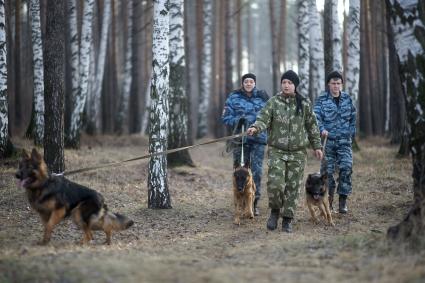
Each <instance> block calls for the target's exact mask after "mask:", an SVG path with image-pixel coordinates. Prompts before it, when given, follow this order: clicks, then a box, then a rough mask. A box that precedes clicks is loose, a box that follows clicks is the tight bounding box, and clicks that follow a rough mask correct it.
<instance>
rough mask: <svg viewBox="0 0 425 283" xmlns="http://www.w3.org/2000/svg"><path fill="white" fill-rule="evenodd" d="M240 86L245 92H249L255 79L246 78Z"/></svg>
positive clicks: (253, 85)
mask: <svg viewBox="0 0 425 283" xmlns="http://www.w3.org/2000/svg"><path fill="white" fill-rule="evenodd" d="M242 87H243V89H244V90H245V91H246V92H248V93H250V92H252V90H253V89H254V87H255V81H254V80H253V79H251V78H246V79H245V80H244V81H243V83H242Z"/></svg>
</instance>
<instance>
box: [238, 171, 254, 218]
mask: <svg viewBox="0 0 425 283" xmlns="http://www.w3.org/2000/svg"><path fill="white" fill-rule="evenodd" d="M255 190H256V189H255V183H254V179H253V177H252V173H251V169H250V168H249V166H238V167H236V168H235V170H234V172H233V200H234V204H235V218H234V221H233V222H234V223H235V224H236V225H240V224H241V221H240V217H241V214H242V216H245V217H248V218H250V219H252V218H254V199H255Z"/></svg>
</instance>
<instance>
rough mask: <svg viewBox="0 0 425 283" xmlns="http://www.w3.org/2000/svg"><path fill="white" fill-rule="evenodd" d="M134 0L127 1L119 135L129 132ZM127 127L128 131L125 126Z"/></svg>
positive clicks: (117, 122) (117, 127)
mask: <svg viewBox="0 0 425 283" xmlns="http://www.w3.org/2000/svg"><path fill="white" fill-rule="evenodd" d="M132 30H133V0H127V48H126V52H125V63H124V82H123V84H122V90H121V100H120V105H119V108H118V115H117V120H116V121H115V126H116V128H115V132H116V133H118V134H122V133H127V132H128V116H129V109H128V102H129V99H130V87H131V79H132V77H131V75H132V72H131V69H132V64H133V61H132V60H131V58H132V56H133V54H132V53H133V52H132V51H133V50H132V48H131V47H132V41H133V33H132ZM125 125H127V130H125V129H124V126H125Z"/></svg>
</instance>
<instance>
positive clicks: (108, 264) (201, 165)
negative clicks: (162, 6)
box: [0, 137, 425, 282]
mask: <svg viewBox="0 0 425 283" xmlns="http://www.w3.org/2000/svg"><path fill="white" fill-rule="evenodd" d="M16 143H17V144H19V145H20V146H24V147H26V148H31V144H30V142H28V141H19V142H16ZM146 145H147V142H146V139H144V138H140V137H121V138H116V137H102V138H97V139H96V140H94V139H92V140H84V141H83V146H82V148H81V150H79V151H74V150H67V151H66V153H65V155H66V165H67V168H68V169H69V170H72V169H76V168H81V167H87V166H91V165H97V164H101V163H108V162H113V161H119V160H124V159H127V158H131V157H134V156H140V155H143V154H145V153H146ZM360 146H361V148H362V150H361V151H360V152H358V153H356V154H355V168H354V176H353V181H354V188H353V190H354V193H353V195H352V197H351V198H350V199H349V209H350V213H349V214H348V215H346V216H340V215H338V214H334V219H335V223H336V227H334V228H330V227H327V226H325V224H324V222H322V223H321V224H319V225H314V224H312V222H311V221H310V217H309V214H308V211H307V208H306V206H305V203H304V193H302V198H301V199H300V205H299V209H298V215H297V220H296V222H295V224H294V233H293V234H291V235H288V234H285V233H282V232H281V231H280V229H278V231H273V232H269V231H267V230H266V228H265V223H266V219H267V215H268V211H267V201H266V197H265V194H263V196H264V197H263V199H262V200H261V204H260V209H261V216H259V217H257V218H256V219H254V220H244V221H243V222H242V224H241V226H240V227H237V226H235V225H234V224H232V215H233V206H232V194H231V174H232V167H231V164H232V162H231V160H230V157H229V156H223V155H222V152H223V150H224V145H223V144H222V143H221V144H212V145H208V146H204V147H198V148H195V149H193V150H191V155H192V157H193V159H194V160H195V162H196V164H197V168H178V169H172V170H169V175H168V182H169V189H170V194H171V198H172V205H173V209H167V210H151V209H148V208H147V186H146V179H147V161H139V162H134V163H132V164H129V165H126V166H123V167H117V168H109V169H103V170H98V171H95V172H87V173H82V174H78V175H73V176H71V177H70V179H72V180H74V181H77V182H79V183H81V184H84V185H87V186H89V187H92V188H95V189H96V190H98V191H100V192H101V193H102V194H103V195H104V196H105V198H106V200H107V203H108V206H109V207H110V208H111V210H113V211H118V212H121V213H124V214H126V215H128V216H130V217H131V218H132V219H134V221H135V222H136V224H135V226H134V227H132V228H130V229H129V230H127V231H124V232H120V233H118V234H115V235H114V238H113V244H112V245H111V246H104V245H102V244H101V243H102V242H103V241H104V235H103V234H102V233H100V232H97V233H96V234H95V242H94V243H93V244H92V245H91V246H79V245H78V244H76V242H77V241H78V240H79V238H80V237H81V232H80V231H79V230H77V229H76V228H75V227H74V225H73V224H72V222H71V221H69V220H68V221H66V222H64V223H63V224H61V225H59V227H58V228H57V229H56V230H55V231H54V234H53V239H52V242H51V243H50V244H49V245H48V246H45V247H42V246H37V245H35V242H36V241H37V240H38V239H39V238H40V237H41V233H42V226H41V224H40V221H39V218H38V216H37V214H35V213H34V212H33V211H31V210H30V208H29V206H28V203H27V200H26V198H25V194H24V191H23V189H20V188H17V187H16V185H15V180H14V177H13V175H14V172H15V170H16V164H17V163H16V161H14V160H6V161H2V162H1V164H0V188H1V194H0V223H1V224H0V225H1V226H0V282H247V281H253V282H425V257H424V255H425V252H424V251H422V252H421V251H417V252H411V251H408V250H406V249H403V248H393V247H392V246H390V245H388V243H387V241H386V240H385V233H386V229H387V228H388V227H389V226H391V225H394V224H395V223H397V222H399V221H400V219H401V218H402V217H403V216H404V215H405V214H406V212H407V210H408V208H409V206H410V204H411V199H412V185H411V184H412V181H411V177H410V176H411V162H410V159H398V158H396V157H395V155H396V152H397V148H395V147H390V146H388V144H387V143H386V141H382V140H373V141H371V140H369V141H363V142H361V143H360ZM318 168H319V164H318V162H317V161H315V160H313V158H312V157H311V156H309V162H308V166H307V168H306V172H315V171H317V170H318ZM264 179H265V178H264ZM264 191H265V185H263V192H264ZM279 228H280V226H279Z"/></svg>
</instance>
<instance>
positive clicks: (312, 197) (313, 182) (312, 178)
mask: <svg viewBox="0 0 425 283" xmlns="http://www.w3.org/2000/svg"><path fill="white" fill-rule="evenodd" d="M305 192H306V201H307V207H308V210H309V211H310V214H311V218H312V219H313V222H314V223H316V224H317V223H318V222H319V220H318V219H317V217H316V213H315V211H314V206H316V207H318V208H319V210H320V212H321V215H323V217H324V218H325V220H326V221H327V222H328V224H329V225H332V226H335V224H334V222H333V220H332V214H331V210H330V208H329V198H328V196H329V192H328V186H327V175H326V174H323V175H320V173H313V174H309V175H308V177H307V181H306V184H305Z"/></svg>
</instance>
